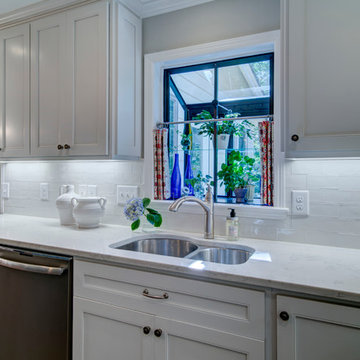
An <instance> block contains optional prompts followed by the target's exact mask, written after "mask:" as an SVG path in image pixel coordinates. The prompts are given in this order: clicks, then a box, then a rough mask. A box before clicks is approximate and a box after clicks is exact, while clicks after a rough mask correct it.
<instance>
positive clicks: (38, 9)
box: [0, 0, 96, 27]
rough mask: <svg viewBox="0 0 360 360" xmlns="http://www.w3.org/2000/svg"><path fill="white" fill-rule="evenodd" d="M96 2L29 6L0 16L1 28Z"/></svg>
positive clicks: (58, 0) (66, 0) (54, 0)
mask: <svg viewBox="0 0 360 360" xmlns="http://www.w3.org/2000/svg"><path fill="white" fill-rule="evenodd" d="M94 1H96V0H45V1H39V2H37V3H34V4H32V5H29V6H25V7H22V8H20V9H17V10H14V11H11V12H8V13H5V14H0V27H3V26H11V25H13V24H14V23H18V22H20V21H22V20H25V19H26V20H27V19H31V18H34V17H38V16H42V15H46V14H48V13H50V12H56V11H59V10H61V9H64V8H67V7H71V6H78V5H82V4H86V3H91V2H94Z"/></svg>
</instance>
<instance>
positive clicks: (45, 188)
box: [40, 183, 49, 201]
mask: <svg viewBox="0 0 360 360" xmlns="http://www.w3.org/2000/svg"><path fill="white" fill-rule="evenodd" d="M40 200H44V201H47V200H49V184H48V183H41V184H40Z"/></svg>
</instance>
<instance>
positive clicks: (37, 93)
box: [0, 0, 142, 159]
mask: <svg viewBox="0 0 360 360" xmlns="http://www.w3.org/2000/svg"><path fill="white" fill-rule="evenodd" d="M80 3H81V2H80V1H79V6H78V7H71V8H66V7H65V8H64V9H63V10H62V11H60V10H59V9H58V8H56V9H54V10H56V11H54V12H53V14H51V11H52V8H51V7H48V8H46V9H47V11H46V15H45V14H41V13H39V14H36V15H37V18H38V19H37V20H34V21H33V22H31V23H28V24H26V25H19V26H14V27H11V28H7V29H4V30H0V74H1V76H0V148H1V150H0V156H1V157H7V158H10V157H18V158H27V157H29V158H42V157H50V158H51V157H62V158H63V157H64V158H69V157H70V158H71V157H85V156H86V157H96V158H99V157H101V158H105V159H106V158H139V157H141V151H142V124H141V106H142V90H141V84H142V79H141V67H142V60H141V59H142V47H141V31H142V30H141V19H140V18H138V17H137V16H135V15H134V14H133V13H132V12H131V11H129V10H128V9H127V8H126V7H124V6H123V5H121V4H120V3H118V1H116V0H113V1H105V0H99V1H94V2H91V3H90V4H86V5H83V6H81V5H80ZM49 6H50V5H49ZM41 9H42V8H41V7H39V11H41ZM42 11H44V10H42ZM26 16H28V14H26V12H25V13H24V18H21V15H18V19H19V20H21V21H23V22H24V21H26ZM0 23H1V26H3V25H7V24H6V20H5V22H4V20H3V21H2V22H1V19H0ZM30 40H31V41H30ZM30 59H31V61H30ZM30 63H31V65H30ZM30 84H31V85H30ZM30 144H31V145H30Z"/></svg>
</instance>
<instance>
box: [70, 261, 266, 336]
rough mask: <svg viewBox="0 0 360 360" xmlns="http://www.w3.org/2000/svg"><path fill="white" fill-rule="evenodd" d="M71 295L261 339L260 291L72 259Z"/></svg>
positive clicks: (262, 300) (262, 301)
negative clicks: (72, 278) (146, 294)
mask: <svg viewBox="0 0 360 360" xmlns="http://www.w3.org/2000/svg"><path fill="white" fill-rule="evenodd" d="M145 289H146V290H147V291H148V295H150V296H158V297H160V299H154V298H150V297H146V296H144V294H143V293H144V290H145ZM164 294H166V295H165V297H164V296H163V295H164ZM74 295H76V296H79V297H83V298H87V299H92V300H95V301H100V302H103V303H108V304H113V305H116V306H121V307H125V308H128V309H133V310H139V311H142V312H146V313H149V314H153V315H159V316H162V317H163V318H169V319H172V320H178V321H184V322H188V323H193V324H196V325H199V326H204V327H207V328H212V329H216V330H220V331H226V332H228V333H233V334H237V335H244V336H247V337H252V338H256V339H259V340H264V332H265V295H264V293H263V292H260V291H255V290H245V289H240V288H237V287H233V286H227V285H226V286H225V285H218V284H212V283H208V282H203V281H198V280H189V279H183V278H178V277H174V276H168V275H162V274H155V273H151V272H145V271H139V270H130V269H125V268H121V267H117V266H110V265H103V264H98V263H91V262H86V261H81V260H76V261H75V262H74Z"/></svg>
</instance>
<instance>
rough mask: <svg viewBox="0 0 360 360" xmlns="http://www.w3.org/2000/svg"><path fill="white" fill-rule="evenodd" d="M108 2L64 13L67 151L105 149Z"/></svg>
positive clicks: (64, 136) (97, 152) (64, 139)
mask: <svg viewBox="0 0 360 360" xmlns="http://www.w3.org/2000/svg"><path fill="white" fill-rule="evenodd" d="M108 18H109V15H108V3H106V2H101V3H96V4H92V5H88V6H83V7H80V8H77V9H74V10H71V11H69V12H68V13H67V22H68V23H67V30H68V34H67V49H68V56H67V63H66V64H67V70H68V74H67V79H66V81H67V84H66V89H67V91H66V93H67V99H66V104H67V114H66V122H65V127H64V132H63V134H62V143H63V144H68V145H70V150H69V155H106V154H107V153H108V121H107V119H108V51H109V49H108V48H109V47H108V32H109V29H108V27H109V20H108Z"/></svg>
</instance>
